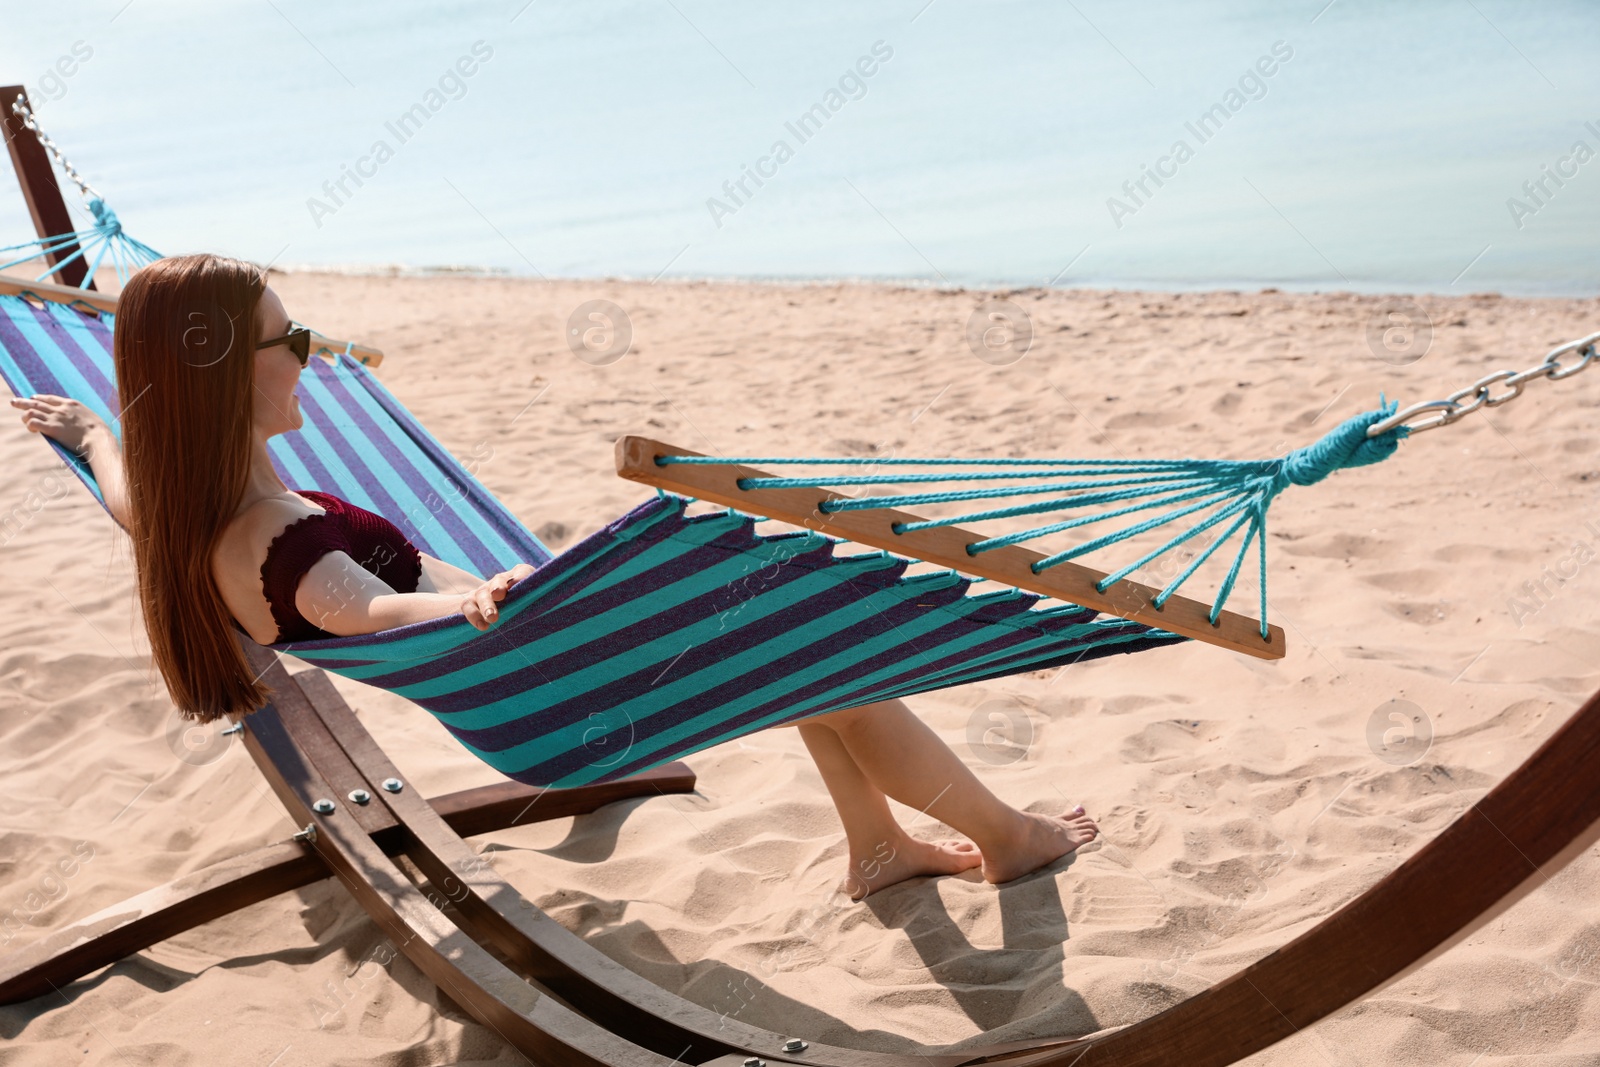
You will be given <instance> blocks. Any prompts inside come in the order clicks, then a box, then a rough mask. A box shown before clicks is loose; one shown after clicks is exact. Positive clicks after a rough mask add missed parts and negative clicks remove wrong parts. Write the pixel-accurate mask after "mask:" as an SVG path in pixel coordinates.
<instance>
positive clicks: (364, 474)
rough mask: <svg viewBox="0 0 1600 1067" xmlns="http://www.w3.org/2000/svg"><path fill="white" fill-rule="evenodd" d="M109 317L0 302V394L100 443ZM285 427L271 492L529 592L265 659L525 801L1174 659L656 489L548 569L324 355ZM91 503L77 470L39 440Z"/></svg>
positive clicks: (346, 364)
mask: <svg viewBox="0 0 1600 1067" xmlns="http://www.w3.org/2000/svg"><path fill="white" fill-rule="evenodd" d="M113 323H114V316H112V315H110V314H104V315H102V316H99V317H97V316H95V315H93V314H90V313H87V312H84V311H80V310H78V309H77V308H76V307H69V306H64V305H62V304H59V303H55V302H52V301H44V300H41V301H39V306H36V305H35V304H34V303H33V302H32V301H30V299H28V297H27V296H24V295H17V294H12V295H0V377H4V378H5V380H6V383H7V384H8V385H9V386H10V387H11V389H12V391H13V392H15V393H16V394H17V395H19V396H28V395H32V394H34V393H53V394H56V395H60V396H68V397H71V398H73V399H76V400H78V401H80V402H81V403H83V404H85V405H87V406H88V407H89V408H91V409H92V410H93V411H94V412H95V413H96V414H97V415H99V416H100V417H101V418H103V419H105V420H106V422H107V424H108V425H110V426H112V427H113V430H114V431H117V430H118V427H119V424H118V422H117V421H116V420H115V415H116V413H117V410H118V408H117V396H116V386H115V383H114V380H113V369H112V362H111V329H112V326H113ZM299 393H300V397H301V410H302V411H303V413H304V416H305V425H304V427H303V428H302V429H300V430H298V431H294V432H291V433H287V434H283V435H281V436H279V437H275V438H273V439H272V441H271V442H270V443H269V445H268V449H269V452H270V454H271V458H272V461H273V464H274V466H275V467H276V468H277V470H278V472H279V474H280V475H281V476H282V477H283V479H284V481H285V483H286V484H288V485H290V486H292V487H295V488H299V489H315V490H319V491H322V492H328V493H332V494H335V495H337V496H340V497H342V498H344V499H346V500H349V501H350V502H351V503H354V504H357V505H359V506H361V507H364V508H367V509H369V510H371V511H374V512H377V513H378V514H380V515H383V516H384V517H385V518H387V519H388V520H389V521H391V522H393V523H395V524H396V525H397V526H399V527H400V529H401V530H402V531H404V532H405V534H406V536H407V537H409V538H410V539H411V540H412V542H413V543H414V544H416V545H417V547H418V548H420V549H422V550H423V551H425V552H428V553H429V554H431V555H434V556H437V557H438V558H440V559H443V560H446V561H448V562H450V563H453V564H455V565H457V566H459V567H462V568H464V569H466V570H469V571H472V572H473V573H476V574H479V575H489V574H493V573H496V572H499V571H502V570H507V569H509V568H510V567H512V566H513V565H515V564H516V563H519V562H528V563H531V564H533V565H534V566H535V567H536V570H535V572H534V573H533V574H532V575H530V576H528V577H527V578H525V579H523V580H522V581H521V582H518V583H517V584H516V585H515V586H513V587H512V588H511V590H510V591H509V592H508V594H507V596H506V598H505V600H503V601H502V602H501V605H500V621H499V622H498V623H496V624H495V625H494V626H493V627H492V628H490V629H489V630H487V631H479V630H477V629H475V628H474V627H473V626H472V625H471V624H470V623H468V622H467V621H466V620H465V619H464V618H463V617H461V616H459V615H455V616H449V617H446V618H442V619H431V620H428V621H425V622H420V623H414V624H411V625H408V626H403V627H398V628H395V629H392V630H386V631H383V632H381V633H376V634H365V635H360V636H355V637H339V638H332V639H324V640H318V641H302V642H293V643H283V644H278V645H273V646H271V647H272V648H274V649H276V650H278V651H282V652H287V653H290V654H292V655H295V656H298V657H299V658H301V659H303V660H305V661H306V662H307V663H309V664H312V665H314V666H317V667H322V668H324V669H327V670H330V671H333V672H335V673H337V674H341V675H344V676H345V677H347V678H352V679H355V680H358V681H362V682H366V683H368V684H370V685H375V686H378V687H380V688H383V689H388V690H390V691H392V692H395V693H397V694H399V695H400V696H403V697H405V698H407V699H408V700H411V701H413V702H414V703H417V704H419V705H421V706H422V707H424V708H426V709H427V710H428V711H429V712H431V713H432V714H434V715H435V716H436V717H437V718H438V719H439V721H440V722H441V723H443V725H444V726H445V727H446V729H448V730H449V731H450V732H451V733H452V734H453V735H454V736H455V737H456V738H457V739H458V740H459V741H460V742H461V743H462V744H463V745H464V746H465V747H466V748H467V749H468V750H469V751H470V752H472V753H473V754H474V755H476V756H478V757H479V758H481V759H483V760H484V761H485V762H487V763H488V764H489V765H491V766H493V767H494V768H495V769H496V770H498V771H500V772H501V773H502V774H505V775H506V776H507V777H509V778H512V779H515V780H517V781H519V782H523V783H526V784H529V785H542V786H553V787H569V786H575V785H583V784H591V783H598V782H609V781H614V780H617V779H621V778H625V777H628V776H630V775H634V774H638V773H640V772H642V771H645V770H649V769H651V768H654V767H658V766H661V765H663V764H666V763H669V762H671V761H673V760H676V759H679V758H681V757H683V756H685V755H688V754H690V753H693V752H698V751H700V750H702V749H706V748H709V747H712V746H714V745H718V744H721V743H723V742H725V741H730V740H733V739H735V738H737V737H741V736H743V735H745V734H748V733H751V732H754V731H756V730H761V729H764V728H767V727H770V726H775V725H781V724H783V723H788V722H793V721H796V720H799V719H805V718H809V717H812V716H815V715H820V714H824V713H827V712H830V711H835V710H839V709H842V708H848V707H853V706H856V705H860V704H864V703H869V702H872V701H876V700H884V699H888V698H891V697H903V696H909V695H911V694H914V693H923V692H929V691H931V690H935V689H941V688H945V687H948V686H953V685H960V684H963V683H966V682H974V681H982V680H985V679H992V678H1001V677H1006V676H1009V675H1013V674H1018V673H1022V672H1026V671H1032V670H1039V669H1043V668H1048V667H1056V666H1062V665H1065V664H1070V663H1076V662H1080V661H1083V660H1089V659H1094V658H1097V657H1100V656H1106V655H1112V654H1115V653H1121V652H1135V651H1139V650H1141V649H1146V648H1152V647H1156V646H1159V645H1166V644H1172V643H1175V642H1179V641H1183V640H1187V638H1184V637H1182V636H1180V635H1177V634H1174V633H1170V632H1168V631H1165V630H1161V629H1158V628H1154V627H1150V626H1146V625H1143V624H1140V623H1135V622H1131V621H1129V620H1126V619H1121V618H1096V617H1095V616H1096V612H1095V611H1093V610H1092V609H1088V608H1082V607H1079V606H1077V605H1072V604H1068V605H1064V606H1060V607H1050V608H1035V607H1034V605H1035V604H1036V603H1037V602H1038V601H1039V600H1041V599H1043V598H1042V597H1040V596H1037V595H1035V594H1031V593H1025V592H1022V591H1020V590H1017V589H1008V590H1002V591H999V592H994V593H985V594H979V595H968V593H967V589H968V587H969V586H970V585H971V584H972V582H971V581H970V580H969V579H966V578H963V577H961V576H960V575H958V574H957V573H956V572H954V571H944V572H938V573H932V574H917V575H910V576H907V575H905V573H904V572H905V570H906V567H907V566H908V565H909V563H910V561H908V560H906V559H902V558H898V557H895V556H893V555H890V554H888V553H885V552H881V551H880V552H873V553H866V554H860V555H853V556H836V555H834V554H833V547H834V545H836V544H839V543H841V542H839V541H837V540H836V539H833V538H828V537H825V536H823V535H820V534H816V533H814V532H801V533H788V534H777V535H771V536H763V535H761V534H758V533H756V532H755V531H754V525H755V520H754V519H753V518H752V517H751V516H749V515H745V514H741V513H739V512H736V511H733V510H731V509H730V510H729V511H727V512H722V513H712V514H703V515H695V516H690V515H687V514H686V513H685V508H686V506H687V505H688V504H689V503H690V502H691V498H687V497H683V496H679V495H676V494H670V493H661V492H658V493H657V495H656V496H655V497H654V498H653V499H649V500H646V501H645V502H644V503H642V504H640V505H638V506H637V507H635V508H633V509H632V510H631V511H629V512H628V513H627V514H626V515H624V516H622V517H621V518H619V519H617V520H616V521H615V522H613V523H611V524H610V525H608V526H606V527H605V528H604V529H602V530H599V531H597V532H596V533H594V534H592V535H591V536H589V537H587V538H584V539H583V540H582V541H580V542H579V543H577V544H575V545H573V546H572V547H571V548H569V549H568V550H566V551H565V552H563V553H561V554H560V555H555V554H553V553H551V552H550V550H549V549H547V548H546V547H545V546H544V545H543V544H541V543H540V542H539V540H538V538H536V537H535V536H534V535H533V534H532V533H530V532H528V530H527V529H526V527H524V526H523V525H522V524H521V523H519V522H518V521H517V520H516V518H515V516H513V515H512V514H511V513H510V512H509V511H507V510H506V509H505V508H504V507H503V506H502V505H501V504H500V503H499V502H498V501H497V500H495V498H494V497H493V496H492V495H490V493H489V492H488V491H487V490H486V489H485V488H484V487H483V486H482V485H481V484H480V483H479V482H478V480H477V479H476V478H474V477H473V476H472V474H471V473H470V472H468V471H467V470H466V469H464V468H463V467H462V466H461V464H459V463H458V462H457V461H456V460H455V458H454V457H452V456H451V455H450V453H449V452H448V451H447V450H446V449H445V448H444V447H443V446H441V445H440V444H439V442H438V441H436V440H435V439H434V438H433V437H432V435H430V434H429V433H428V432H427V430H425V429H424V428H423V427H422V425H421V424H420V423H418V422H417V421H416V419H414V418H413V417H412V416H411V414H410V413H409V412H407V411H406V409H405V408H404V407H403V406H402V405H401V404H400V402H399V401H397V400H396V399H395V398H394V397H393V396H392V395H391V394H390V393H389V391H388V390H387V389H385V388H384V387H383V386H382V384H380V383H379V382H378V380H377V379H376V378H375V377H374V376H373V375H372V374H371V372H370V371H368V370H367V368H366V367H364V366H363V365H362V364H361V363H359V362H358V361H356V360H355V359H353V358H351V357H350V356H349V354H348V353H339V354H337V357H336V359H335V360H334V362H332V363H329V362H327V361H325V360H323V359H313V360H311V361H310V363H309V364H308V366H307V368H306V370H305V371H304V372H302V374H301V377H300V385H299ZM50 444H51V447H53V448H54V449H55V450H56V451H57V453H58V454H60V455H61V457H62V459H63V460H64V461H65V462H66V463H67V464H68V465H69V466H70V467H71V468H72V470H73V471H74V472H75V473H76V474H77V475H78V477H79V478H80V479H81V480H82V481H83V482H84V484H85V485H87V486H88V488H89V489H90V491H91V492H93V493H94V495H95V498H96V499H97V500H99V501H100V503H101V506H102V507H104V506H105V501H104V498H103V496H102V495H101V493H100V490H99V487H98V486H97V485H96V484H95V482H94V478H93V476H92V474H91V472H90V470H89V468H88V465H87V464H86V463H85V462H84V461H83V460H81V459H79V458H78V457H77V456H75V455H74V454H72V453H71V451H70V450H68V449H66V448H64V447H62V446H61V445H60V444H59V443H57V442H55V441H54V440H50Z"/></svg>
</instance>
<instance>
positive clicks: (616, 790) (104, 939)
mask: <svg viewBox="0 0 1600 1067" xmlns="http://www.w3.org/2000/svg"><path fill="white" fill-rule="evenodd" d="M694 782H695V776H694V772H693V771H691V770H690V769H689V768H688V766H687V765H686V764H684V763H681V762H678V763H670V764H667V765H666V766H663V767H657V768H656V769H655V770H653V771H647V772H645V773H644V774H639V775H635V776H633V777H631V778H625V779H623V780H621V781H618V782H608V783H605V784H603V785H596V786H580V787H578V788H576V789H552V790H546V789H539V788H536V787H534V786H526V785H522V784H521V783H520V782H497V783H495V784H494V785H487V786H480V787H478V788H476V789H464V790H461V791H460V792H456V793H446V794H444V795H442V796H438V797H434V798H433V799H431V800H425V801H423V803H424V804H426V805H427V806H428V807H429V808H431V809H432V810H433V811H434V812H436V813H437V814H438V815H439V817H440V818H442V819H443V820H444V822H445V825H447V826H449V827H450V828H451V830H453V831H454V832H455V833H458V834H460V835H462V836H464V837H470V836H472V835H474V834H483V833H489V832H491V831H494V830H500V829H504V828H505V827H508V826H517V825H521V824H524V823H530V822H542V821H546V820H549V819H560V818H565V817H566V816H568V815H581V814H586V813H588V812H592V811H594V810H596V809H597V808H600V807H603V806H604V805H606V804H610V803H612V802H613V801H617V800H625V799H628V798H629V797H639V796H652V797H653V796H658V795H660V794H663V793H689V792H693V791H694ZM372 839H373V841H374V842H376V843H377V845H378V847H379V848H380V849H381V850H382V851H383V852H384V853H385V854H386V855H391V856H392V855H397V854H399V853H400V852H401V851H402V846H403V845H404V844H405V837H404V834H403V833H402V831H401V830H400V828H399V827H398V826H394V825H391V826H389V827H388V828H387V829H382V830H379V831H378V832H376V833H374V834H373V835H372ZM332 874H333V872H332V871H330V870H329V869H328V866H327V864H325V863H323V862H322V859H321V857H319V856H318V855H317V853H316V851H315V850H314V849H312V848H311V847H310V846H309V845H304V844H301V843H300V842H297V841H283V842H279V843H277V844H273V845H267V846H265V847H263V848H258V849H255V850H254V851H251V852H246V853H243V854H242V855H238V856H232V857H229V858H228V859H225V860H223V861H221V862H220V863H214V864H212V865H211V866H209V867H206V868H203V869H201V870H198V871H192V872H190V873H189V874H186V875H184V876H182V877H181V878H176V879H174V880H173V881H171V882H168V883H167V884H166V885H163V886H157V887H156V888H154V889H150V890H147V891H145V892H143V893H140V894H139V895H138V896H135V897H129V898H128V899H127V900H124V901H122V902H121V903H119V904H113V905H112V906H111V907H108V908H102V909H101V910H100V911H98V912H96V913H95V914H93V915H91V916H89V917H88V918H86V919H83V920H80V921H79V922H76V923H73V924H72V925H71V926H66V927H63V928H61V929H59V930H57V931H55V932H54V933H52V934H50V935H49V936H47V937H44V938H41V939H40V940H39V941H36V942H34V943H33V944H31V945H29V946H27V947H26V948H24V949H22V950H20V951H17V952H12V953H10V954H8V955H6V956H3V957H0V1004H15V1003H17V1002H18V1001H23V1000H32V999H33V998H34V997H39V996H43V995H45V994H46V993H49V992H51V991H52V990H57V991H59V990H60V989H61V987H62V986H65V985H67V984H68V983H70V982H75V981H77V980H78V979H79V978H82V977H84V976H85V975H87V974H90V973H92V972H94V971H97V970H99V969H100V968H102V967H107V966H110V965H111V964H113V963H115V962H117V961H118V960H120V959H122V958H124V957H126V956H130V955H132V954H133V953H135V952H139V951H141V950H142V949H146V948H149V947H150V946H151V945H153V944H155V943H156V942H158V941H165V940H166V939H167V938H169V937H172V936H173V935H175V934H180V933H182V932H183V931H185V930H192V929H193V928H194V927H196V926H199V925H200V924H201V923H207V922H210V921H211V920H212V919H219V918H221V917H222V916H224V915H228V914H230V913H232V912H235V911H238V910H239V909H240V908H244V907H249V906H250V905H251V904H255V903H258V902H260V901H263V900H267V899H270V898H271V897H274V896H277V895H278V894H279V893H287V892H288V891H289V890H291V889H299V888H300V887H301V886H305V885H310V884H311V883H312V882H316V881H320V880H321V879H323V878H327V877H330V876H331V875H332Z"/></svg>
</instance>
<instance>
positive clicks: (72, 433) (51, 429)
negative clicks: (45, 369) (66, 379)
mask: <svg viewBox="0 0 1600 1067" xmlns="http://www.w3.org/2000/svg"><path fill="white" fill-rule="evenodd" d="M11 406H12V407H14V408H19V409H21V411H22V425H24V426H26V427H27V428H28V429H29V431H31V432H33V433H42V434H44V435H45V436H46V437H53V438H55V439H56V440H57V441H59V442H60V443H61V445H62V446H63V447H64V448H67V449H69V450H71V451H72V452H73V453H75V454H76V455H78V456H83V457H84V458H86V459H92V458H93V457H92V456H90V455H87V453H89V452H91V451H92V449H93V446H94V445H96V444H98V443H99V441H100V440H103V438H100V436H99V435H100V432H101V431H104V432H105V433H106V434H110V433H111V427H109V426H107V425H106V424H105V423H104V422H103V421H101V418H100V416H98V415H96V414H95V413H94V412H92V411H90V410H89V409H88V408H86V407H84V406H83V405H82V404H80V403H78V402H77V401H76V400H73V399H70V398H69V397H64V396H55V395H53V394H51V393H36V394H35V395H33V396H29V397H20V396H14V397H12V398H11ZM97 439H99V440H97ZM112 440H113V441H115V440H116V438H115V437H112Z"/></svg>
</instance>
